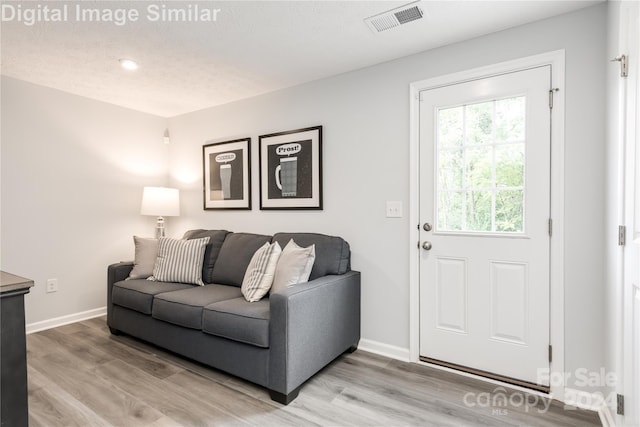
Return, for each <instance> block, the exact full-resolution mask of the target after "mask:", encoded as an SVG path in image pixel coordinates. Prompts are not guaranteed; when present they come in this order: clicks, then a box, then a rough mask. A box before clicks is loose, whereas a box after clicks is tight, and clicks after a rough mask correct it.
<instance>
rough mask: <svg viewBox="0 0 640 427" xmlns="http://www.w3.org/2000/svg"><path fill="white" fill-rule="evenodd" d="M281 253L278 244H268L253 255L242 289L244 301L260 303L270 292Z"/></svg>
mask: <svg viewBox="0 0 640 427" xmlns="http://www.w3.org/2000/svg"><path fill="white" fill-rule="evenodd" d="M281 253H282V249H281V248H280V245H279V244H278V242H276V243H274V244H272V245H270V244H269V243H268V242H267V243H265V244H264V245H262V246H261V247H260V249H258V250H257V251H256V252H255V253H254V254H253V256H252V257H251V261H250V262H249V266H248V267H247V271H246V272H245V273H244V279H243V280H242V286H241V287H240V291H241V292H242V295H244V299H246V300H247V301H249V302H256V301H260V300H261V299H262V297H264V296H265V295H266V294H267V292H269V289H271V284H272V283H273V276H274V273H275V271H276V265H277V264H278V259H279V258H280V254H281Z"/></svg>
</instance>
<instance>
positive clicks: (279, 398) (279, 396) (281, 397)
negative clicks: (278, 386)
mask: <svg viewBox="0 0 640 427" xmlns="http://www.w3.org/2000/svg"><path fill="white" fill-rule="evenodd" d="M298 393H300V387H298V388H297V389H295V390H293V391H292V392H291V393H289V394H284V393H278V392H277V391H274V390H269V396H270V397H271V400H273V401H275V402H278V403H281V404H283V405H288V404H289V403H291V402H293V400H294V399H295V398H296V397H298Z"/></svg>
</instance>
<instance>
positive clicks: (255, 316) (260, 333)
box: [202, 298, 269, 348]
mask: <svg viewBox="0 0 640 427" xmlns="http://www.w3.org/2000/svg"><path fill="white" fill-rule="evenodd" d="M202 331H203V332H205V333H207V334H211V335H216V336H219V337H223V338H228V339H231V340H234V341H239V342H242V343H246V344H251V345H255V346H257V347H264V348H268V347H269V299H268V298H265V299H262V300H260V301H257V302H248V301H247V300H245V299H244V298H235V299H231V300H227V301H221V302H216V303H213V304H209V305H208V306H206V307H205V308H204V310H203V312H202Z"/></svg>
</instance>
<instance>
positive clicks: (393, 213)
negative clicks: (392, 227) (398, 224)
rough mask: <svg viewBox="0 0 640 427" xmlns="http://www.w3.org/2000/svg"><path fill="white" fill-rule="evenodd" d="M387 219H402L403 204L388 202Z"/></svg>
mask: <svg viewBox="0 0 640 427" xmlns="http://www.w3.org/2000/svg"><path fill="white" fill-rule="evenodd" d="M387 218H402V202H387Z"/></svg>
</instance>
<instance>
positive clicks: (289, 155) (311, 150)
mask: <svg viewBox="0 0 640 427" xmlns="http://www.w3.org/2000/svg"><path fill="white" fill-rule="evenodd" d="M259 155H260V209H318V210H320V209H322V126H316V127H310V128H305V129H297V130H291V131H286V132H279V133H272V134H269V135H262V136H260V150H259Z"/></svg>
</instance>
